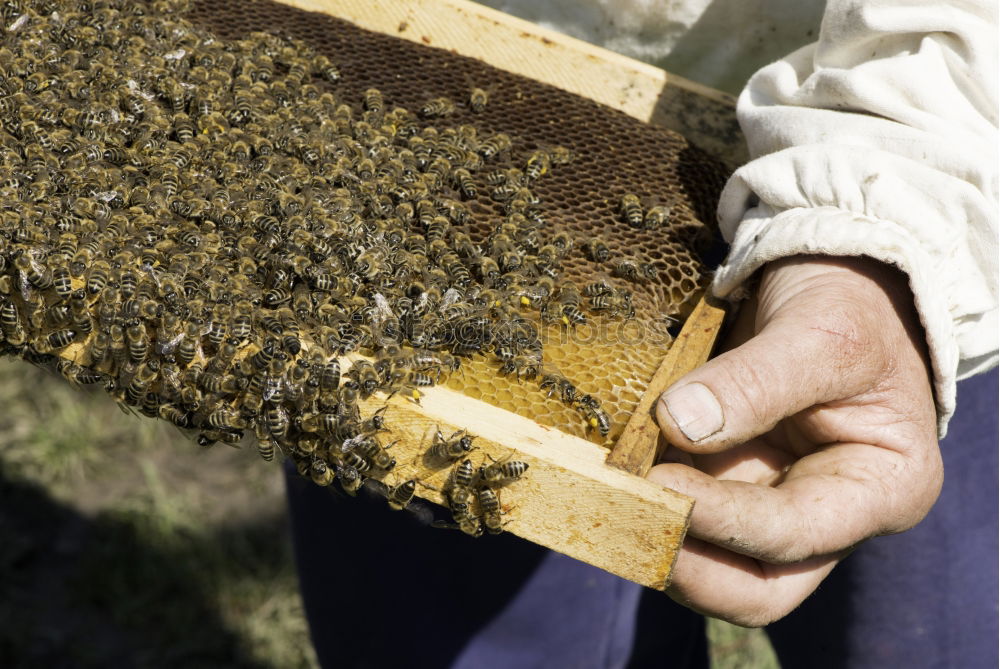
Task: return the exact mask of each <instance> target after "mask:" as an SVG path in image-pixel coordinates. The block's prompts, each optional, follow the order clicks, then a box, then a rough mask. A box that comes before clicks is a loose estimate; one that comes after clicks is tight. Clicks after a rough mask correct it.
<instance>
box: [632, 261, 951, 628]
mask: <svg viewBox="0 0 1000 669" xmlns="http://www.w3.org/2000/svg"><path fill="white" fill-rule="evenodd" d="M725 348H726V349H727V350H726V352H725V353H723V354H722V355H720V356H718V357H717V358H715V359H714V360H712V361H710V362H709V363H708V364H706V365H704V366H703V367H701V368H699V369H697V370H695V371H693V372H691V373H690V374H688V375H687V376H685V377H684V378H683V379H681V380H680V381H679V382H678V383H676V384H674V385H673V386H672V387H671V388H669V389H668V390H667V391H666V393H664V397H667V396H669V398H670V399H671V401H672V406H674V408H675V410H674V414H677V418H676V419H675V416H674V415H673V414H672V413H671V412H670V411H668V409H667V407H666V406H665V405H664V402H663V401H661V402H660V403H658V405H657V419H658V421H659V424H660V427H661V430H662V432H663V434H664V435H665V436H666V438H667V440H668V441H669V442H670V443H671V444H673V445H674V446H673V447H671V448H670V449H668V451H667V453H666V458H665V459H666V460H667V461H668V462H667V463H666V464H660V465H657V466H656V467H654V468H653V469H652V470H650V473H649V475H648V477H649V478H650V479H651V480H653V481H655V482H656V483H658V484H660V485H663V486H666V487H669V488H672V489H675V490H678V491H681V492H683V493H686V494H688V495H690V496H692V497H694V498H695V500H696V503H695V507H694V512H693V517H692V521H691V528H690V532H689V535H688V539H687V540H686V542H685V544H684V547H683V549H682V551H681V554H680V556H679V557H678V560H677V563H676V570H675V575H674V581H673V584H672V586H671V588H670V590H669V594H670V596H671V597H673V598H674V599H675V600H677V601H678V602H680V603H682V604H684V605H685V606H688V607H690V608H693V609H695V610H697V611H700V612H703V613H705V614H708V615H711V616H715V617H717V618H721V619H724V620H728V621H730V622H733V623H736V624H740V625H745V626H760V625H765V624H767V623H769V622H772V621H774V620H777V619H779V618H781V617H783V616H784V615H786V614H787V613H789V612H790V611H791V610H792V609H794V608H795V607H796V606H797V605H798V604H799V603H800V602H802V601H803V600H804V599H805V598H806V597H807V596H808V595H809V594H810V593H812V591H813V590H815V588H816V587H817V586H818V585H819V583H820V582H821V581H822V580H823V579H824V578H825V577H826V576H827V574H829V573H830V571H831V570H832V569H833V567H834V566H835V565H836V564H837V562H838V561H839V560H841V559H843V558H844V557H845V556H846V555H847V554H848V553H850V551H851V549H852V547H854V546H856V545H857V544H858V543H859V542H862V541H864V540H866V539H869V538H871V537H874V536H877V535H882V534H891V533H895V532H902V531H904V530H906V529H909V528H910V527H912V526H913V525H915V524H916V523H918V522H919V521H920V520H921V519H922V518H923V517H924V516H925V515H926V514H927V512H928V511H929V510H930V508H931V506H932V505H933V504H934V502H935V500H936V499H937V497H938V494H939V492H940V489H941V483H942V477H943V472H942V466H941V457H940V453H939V451H938V441H937V420H936V413H935V405H934V398H933V391H932V387H931V381H930V374H929V365H928V362H927V354H926V344H925V343H924V333H923V330H922V328H921V327H920V324H919V321H918V319H917V316H916V313H915V310H914V308H913V298H912V294H911V293H910V291H909V288H908V286H907V283H906V277H905V275H903V274H902V273H901V272H899V271H897V270H895V269H894V268H892V267H889V266H887V265H883V264H881V263H878V262H876V261H874V260H870V259H867V258H819V257H806V256H801V257H795V258H789V259H785V260H782V261H779V262H775V263H772V264H770V265H769V266H767V267H766V268H765V269H764V271H763V272H762V275H761V279H760V284H759V286H758V288H757V290H756V291H755V295H754V296H753V297H752V298H751V299H750V300H748V301H747V302H746V303H745V304H744V305H743V306H742V309H741V311H740V316H739V318H738V319H737V322H736V324H735V326H734V328H733V331H732V332H731V333H730V335H729V337H728V339H727V341H726V346H725ZM692 383H700V384H703V386H704V387H705V388H708V389H709V390H710V391H711V392H712V394H713V395H714V396H715V397H716V398H717V399H718V406H719V408H721V410H722V426H721V429H718V430H715V428H716V427H718V425H719V421H718V420H715V421H713V420H712V414H711V412H709V413H708V414H700V415H696V416H695V420H694V421H693V422H692V421H691V420H689V419H690V417H691V413H690V412H688V418H687V419H685V418H684V414H683V412H682V411H681V410H680V409H677V408H676V407H677V406H683V404H682V402H683V398H684V394H683V393H681V394H678V395H674V393H677V392H678V391H680V390H681V389H683V388H685V387H687V386H688V384H692ZM691 388H692V387H688V388H687V389H688V390H690V389H691ZM699 390H701V394H700V396H701V397H705V396H706V393H705V391H704V389H703V388H702V389H699ZM689 406H690V404H689ZM699 406H701V405H699ZM716 417H718V416H717V415H716ZM678 420H681V422H682V423H683V424H684V427H685V428H686V431H687V432H688V434H689V435H691V436H694V437H695V438H696V439H697V441H692V440H691V439H690V438H689V437H688V436H687V435H685V431H682V429H681V427H680V426H679V425H678ZM713 430H715V431H714V432H713ZM709 432H711V434H707V436H703V435H705V434H706V433H709Z"/></svg>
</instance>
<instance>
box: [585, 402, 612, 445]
mask: <svg viewBox="0 0 1000 669" xmlns="http://www.w3.org/2000/svg"><path fill="white" fill-rule="evenodd" d="M580 410H581V412H582V413H583V415H584V418H585V419H586V421H587V429H594V430H597V431H598V432H600V434H601V436H602V437H606V436H608V432H610V431H611V418H610V417H609V416H608V414H607V413H606V412H605V411H604V410H603V409H601V408H600V407H599V406H593V405H581V406H580Z"/></svg>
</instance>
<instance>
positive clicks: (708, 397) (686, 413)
mask: <svg viewBox="0 0 1000 669" xmlns="http://www.w3.org/2000/svg"><path fill="white" fill-rule="evenodd" d="M660 403H661V404H663V408H664V409H666V410H667V413H669V414H670V417H671V418H673V419H674V422H675V423H677V427H679V428H680V430H681V432H683V433H684V436H685V437H687V438H688V439H690V440H691V441H701V440H702V439H705V438H707V437H711V436H712V435H713V434H715V433H716V432H718V431H719V430H721V429H722V426H723V425H725V423H726V419H725V417H724V416H723V415H722V405H721V404H719V400H717V399H716V398H715V394H714V393H712V391H711V390H709V389H708V386H706V385H704V384H702V383H689V384H687V385H685V386H681V387H680V388H678V389H676V390H671V391H670V392H669V393H666V394H665V395H663V397H661V398H660Z"/></svg>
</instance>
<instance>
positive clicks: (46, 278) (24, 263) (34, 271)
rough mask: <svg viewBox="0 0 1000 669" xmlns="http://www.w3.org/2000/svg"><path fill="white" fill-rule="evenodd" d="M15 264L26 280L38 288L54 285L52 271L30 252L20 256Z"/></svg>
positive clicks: (42, 288) (43, 288)
mask: <svg viewBox="0 0 1000 669" xmlns="http://www.w3.org/2000/svg"><path fill="white" fill-rule="evenodd" d="M14 266H15V267H17V269H18V271H20V272H21V276H22V277H23V278H24V280H25V281H26V282H27V283H28V284H30V285H31V286H33V287H35V288H37V289H38V290H46V289H47V288H51V287H52V273H51V272H49V270H48V269H47V268H46V267H45V266H44V265H42V264H41V263H39V262H37V261H36V260H34V259H33V258H31V257H30V256H29V255H28V254H22V255H20V256H18V257H17V259H16V260H15V261H14Z"/></svg>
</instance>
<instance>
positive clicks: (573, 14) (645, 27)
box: [479, 0, 824, 95]
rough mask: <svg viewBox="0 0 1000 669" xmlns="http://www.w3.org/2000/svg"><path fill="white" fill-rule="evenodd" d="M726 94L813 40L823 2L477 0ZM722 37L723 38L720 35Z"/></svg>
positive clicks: (770, 0)
mask: <svg viewBox="0 0 1000 669" xmlns="http://www.w3.org/2000/svg"><path fill="white" fill-rule="evenodd" d="M479 2H482V3H483V4H486V5H490V6H492V7H494V8H496V9H499V10H501V11H504V12H507V13H508V14H513V15H515V16H519V17H521V18H523V19H527V20H529V21H533V22H534V23H537V24H539V25H541V26H544V27H546V28H550V29H552V30H557V31H559V32H563V33H566V34H568V35H572V36H573V37H576V38H578V39H582V40H586V41H588V42H591V43H593V44H598V45H600V46H603V47H604V48H605V49H611V50H612V51H617V52H619V53H623V54H625V55H626V56H630V57H632V58H636V59H638V60H643V61H646V62H648V63H652V64H653V65H657V66H658V67H662V68H664V69H665V70H668V71H670V72H674V73H676V74H680V75H683V76H685V77H687V78H689V79H694V80H695V81H700V82H701V83H703V84H707V85H709V86H712V87H714V88H717V89H719V90H722V91H727V92H729V93H732V94H733V95H737V94H739V92H740V90H742V89H743V86H744V84H746V82H747V79H749V78H750V75H751V74H753V73H754V72H755V71H756V70H757V69H759V68H760V67H761V66H762V65H766V64H767V63H769V62H771V61H773V60H777V59H778V58H780V57H782V56H784V55H785V54H788V53H791V52H792V51H794V50H795V49H797V48H799V47H801V46H803V45H805V44H808V43H810V42H815V41H816V35H817V34H818V32H819V22H820V17H822V15H823V4H824V3H823V0H479ZM720 35H724V36H725V38H724V39H720Z"/></svg>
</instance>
